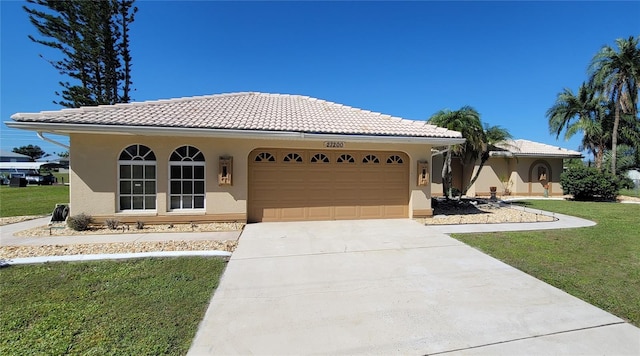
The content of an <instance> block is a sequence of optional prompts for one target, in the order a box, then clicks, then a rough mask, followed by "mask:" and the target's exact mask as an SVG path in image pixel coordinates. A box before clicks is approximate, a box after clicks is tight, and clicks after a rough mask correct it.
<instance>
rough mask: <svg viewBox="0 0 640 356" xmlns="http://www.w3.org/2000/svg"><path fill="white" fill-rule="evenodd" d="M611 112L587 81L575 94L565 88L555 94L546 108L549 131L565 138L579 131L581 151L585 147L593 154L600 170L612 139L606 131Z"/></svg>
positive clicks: (607, 130) (609, 132)
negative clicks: (550, 104) (554, 97)
mask: <svg viewBox="0 0 640 356" xmlns="http://www.w3.org/2000/svg"><path fill="white" fill-rule="evenodd" d="M610 112H611V110H609V107H608V105H607V102H606V101H605V99H604V98H603V97H602V96H599V95H596V90H595V88H594V87H593V86H591V85H589V84H588V83H582V85H580V88H579V89H578V94H577V95H574V94H573V92H572V91H571V89H568V88H565V89H564V90H563V91H562V92H561V93H559V94H558V96H557V98H556V102H555V104H554V105H553V106H552V107H551V108H549V110H547V114H546V115H547V117H548V118H549V131H550V132H551V133H552V134H555V135H556V139H557V138H558V137H560V134H561V133H562V131H563V130H564V131H565V135H564V138H565V139H566V140H568V139H570V138H571V137H573V136H574V135H575V134H577V133H578V132H582V134H583V137H582V145H581V147H580V150H584V149H586V150H587V151H589V152H590V153H592V154H593V156H594V159H595V163H596V167H597V168H598V170H601V169H602V162H603V154H604V151H605V150H606V149H607V147H608V144H609V142H610V138H611V131H609V128H608V127H609V125H608V123H609V122H610V120H609V119H610V118H611V117H610Z"/></svg>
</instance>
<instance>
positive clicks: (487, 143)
mask: <svg viewBox="0 0 640 356" xmlns="http://www.w3.org/2000/svg"><path fill="white" fill-rule="evenodd" d="M482 136H483V137H482V146H481V148H482V149H481V151H480V152H479V156H480V165H479V166H478V170H477V171H476V174H475V175H474V176H473V178H471V180H470V181H469V183H468V184H467V186H466V187H465V188H464V189H463V191H462V192H461V195H464V194H467V191H468V190H469V188H471V186H472V185H473V183H475V182H476V180H477V179H478V177H479V176H480V171H482V167H484V165H485V163H487V161H488V160H489V157H491V151H492V150H494V149H495V148H496V145H497V144H501V145H502V146H503V147H504V146H510V144H509V140H510V139H512V136H511V134H510V133H509V131H508V130H507V129H505V128H502V127H500V126H489V125H488V124H485V126H484V130H483V135H482ZM476 161H477V159H476ZM473 165H474V166H475V161H474V162H473Z"/></svg>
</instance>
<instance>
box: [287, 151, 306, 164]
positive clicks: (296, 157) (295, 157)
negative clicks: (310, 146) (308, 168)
mask: <svg viewBox="0 0 640 356" xmlns="http://www.w3.org/2000/svg"><path fill="white" fill-rule="evenodd" d="M282 161H284V162H296V163H302V156H300V155H299V154H297V153H289V154H288V155H286V156H284V159H283V160H282Z"/></svg>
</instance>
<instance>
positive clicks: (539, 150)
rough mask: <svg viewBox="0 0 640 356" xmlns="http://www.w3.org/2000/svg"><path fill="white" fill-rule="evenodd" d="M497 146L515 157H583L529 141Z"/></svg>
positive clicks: (571, 151)
mask: <svg viewBox="0 0 640 356" xmlns="http://www.w3.org/2000/svg"><path fill="white" fill-rule="evenodd" d="M496 146H498V147H499V148H501V149H503V150H506V151H509V152H511V153H513V154H514V155H515V156H553V157H567V158H571V157H575V158H577V157H582V154H581V153H580V152H578V151H573V150H568V149H566V148H562V147H557V146H551V145H547V144H544V143H539V142H533V141H528V140H509V141H507V142H506V144H502V145H500V144H499V145H496Z"/></svg>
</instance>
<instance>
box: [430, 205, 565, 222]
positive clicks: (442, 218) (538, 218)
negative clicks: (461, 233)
mask: <svg viewBox="0 0 640 356" xmlns="http://www.w3.org/2000/svg"><path fill="white" fill-rule="evenodd" d="M554 220H555V218H554V217H552V216H548V215H543V214H536V213H533V212H527V211H522V210H517V209H511V208H510V207H509V206H508V205H506V206H505V205H502V204H498V203H488V202H487V201H486V200H459V201H458V200H450V201H445V200H437V201H436V202H435V203H434V214H433V217H430V218H425V219H420V220H419V222H421V223H424V224H425V225H455V224H501V223H524V222H527V223H528V222H549V221H554Z"/></svg>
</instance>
